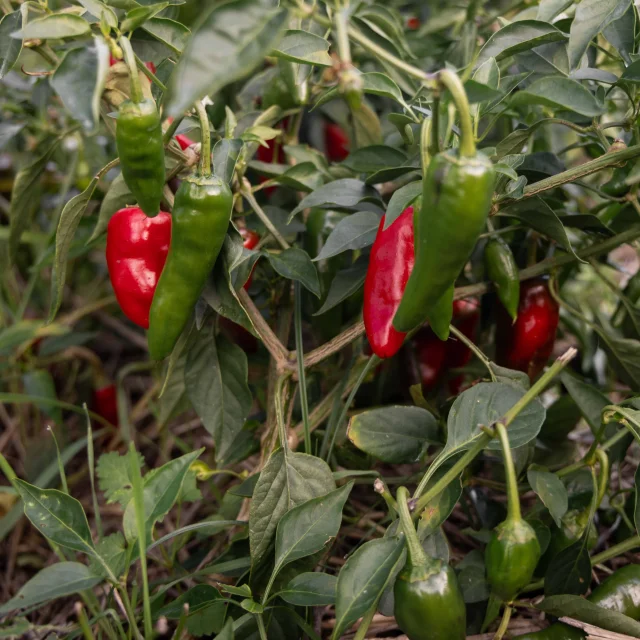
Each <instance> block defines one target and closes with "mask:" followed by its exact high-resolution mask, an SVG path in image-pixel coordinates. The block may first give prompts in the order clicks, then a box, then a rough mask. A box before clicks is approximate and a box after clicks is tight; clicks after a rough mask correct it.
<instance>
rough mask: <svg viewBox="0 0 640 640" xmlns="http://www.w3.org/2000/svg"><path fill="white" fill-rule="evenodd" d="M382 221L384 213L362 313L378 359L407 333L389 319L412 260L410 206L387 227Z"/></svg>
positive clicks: (395, 349)
mask: <svg viewBox="0 0 640 640" xmlns="http://www.w3.org/2000/svg"><path fill="white" fill-rule="evenodd" d="M384 221H385V216H383V217H382V219H381V220H380V226H379V227H378V234H377V235H376V239H375V241H374V243H373V247H372V248H371V255H370V257H369V268H368V269H367V277H366V279H365V281H364V307H363V316H364V326H365V330H366V332H367V338H368V340H369V344H370V345H371V348H372V349H373V352H374V353H375V354H376V355H377V356H378V357H380V358H390V357H391V356H393V355H395V354H396V353H397V352H398V350H399V349H400V347H401V346H402V343H403V342H404V338H405V336H406V334H405V333H401V332H400V331H396V329H394V328H393V324H392V320H393V316H394V315H395V313H396V310H397V309H398V306H399V305H400V300H401V299H402V294H403V293H404V288H405V286H406V284H407V280H408V279H409V276H410V275H411V270H412V269H413V264H414V262H415V257H414V253H413V207H407V208H406V209H405V210H404V211H403V212H402V213H401V214H400V216H399V217H398V218H397V219H396V220H394V222H393V224H392V225H391V226H390V227H389V228H388V229H383V227H384ZM443 344H444V343H443Z"/></svg>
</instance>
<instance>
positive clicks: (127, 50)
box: [118, 36, 143, 103]
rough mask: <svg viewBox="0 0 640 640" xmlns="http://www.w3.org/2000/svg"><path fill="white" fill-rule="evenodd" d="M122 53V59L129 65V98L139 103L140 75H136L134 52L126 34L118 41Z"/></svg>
mask: <svg viewBox="0 0 640 640" xmlns="http://www.w3.org/2000/svg"><path fill="white" fill-rule="evenodd" d="M118 42H119V44H120V46H121V47H122V52H123V53H124V60H125V62H126V63H127V67H129V82H130V83H131V100H132V101H133V102H136V103H140V102H142V100H143V95H142V88H141V87H140V77H139V76H138V66H137V65H136V54H135V53H134V52H133V49H132V47H131V41H130V40H129V38H127V36H121V38H120V40H119V41H118Z"/></svg>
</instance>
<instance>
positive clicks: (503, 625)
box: [493, 605, 513, 640]
mask: <svg viewBox="0 0 640 640" xmlns="http://www.w3.org/2000/svg"><path fill="white" fill-rule="evenodd" d="M512 611H513V608H512V607H510V606H508V605H507V606H506V607H505V608H504V613H503V614H502V620H501V621H500V626H499V627H498V630H497V631H496V635H495V636H493V640H502V638H503V637H504V634H505V633H506V632H507V628H508V627H509V620H511V612H512Z"/></svg>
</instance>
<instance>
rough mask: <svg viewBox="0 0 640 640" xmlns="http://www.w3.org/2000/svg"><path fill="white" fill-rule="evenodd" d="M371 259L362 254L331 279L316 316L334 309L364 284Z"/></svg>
mask: <svg viewBox="0 0 640 640" xmlns="http://www.w3.org/2000/svg"><path fill="white" fill-rule="evenodd" d="M368 265H369V261H368V260H367V258H365V257H363V256H360V257H359V258H358V259H357V260H356V262H355V263H354V264H353V265H351V266H350V267H349V268H347V269H342V270H341V271H338V273H336V275H335V277H334V279H333V280H332V281H331V286H330V287H329V292H328V293H327V297H326V298H325V300H324V303H323V304H322V306H321V307H320V309H318V311H316V312H315V313H314V314H313V315H314V316H321V315H322V314H323V313H326V312H327V311H329V309H333V308H334V307H335V306H336V305H338V304H340V303H341V302H342V301H343V300H346V299H347V298H348V297H349V296H351V295H353V294H354V293H355V292H356V291H359V290H360V287H362V285H363V284H364V280H365V278H366V275H367V268H368Z"/></svg>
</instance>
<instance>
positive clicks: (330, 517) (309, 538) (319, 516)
mask: <svg viewBox="0 0 640 640" xmlns="http://www.w3.org/2000/svg"><path fill="white" fill-rule="evenodd" d="M352 488H353V480H352V481H351V482H349V483H348V484H345V485H344V486H343V487H340V488H339V489H336V490H335V491H331V492H330V493H327V494H326V495H324V496H320V497H318V498H312V499H311V500H307V501H306V502H303V503H302V504H301V505H298V506H297V507H294V508H293V509H291V510H290V511H288V512H287V513H285V515H284V516H282V519H281V520H280V522H279V523H278V527H277V530H276V550H275V551H276V560H275V567H274V569H273V573H272V578H273V577H275V575H276V574H277V573H278V572H279V571H280V570H281V569H282V567H284V566H285V565H287V564H289V563H290V562H294V561H295V560H299V559H300V558H306V557H307V556H310V555H313V554H314V553H316V552H318V551H321V550H322V549H324V547H325V546H326V545H327V543H328V542H329V541H330V540H331V539H332V538H335V537H336V536H337V535H338V531H339V529H340V524H341V523H342V509H343V507H344V504H345V502H346V501H347V498H348V497H349V493H350V492H351V489H352Z"/></svg>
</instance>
